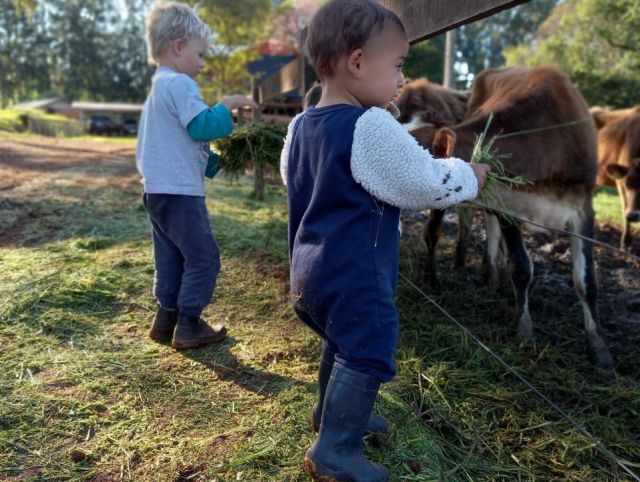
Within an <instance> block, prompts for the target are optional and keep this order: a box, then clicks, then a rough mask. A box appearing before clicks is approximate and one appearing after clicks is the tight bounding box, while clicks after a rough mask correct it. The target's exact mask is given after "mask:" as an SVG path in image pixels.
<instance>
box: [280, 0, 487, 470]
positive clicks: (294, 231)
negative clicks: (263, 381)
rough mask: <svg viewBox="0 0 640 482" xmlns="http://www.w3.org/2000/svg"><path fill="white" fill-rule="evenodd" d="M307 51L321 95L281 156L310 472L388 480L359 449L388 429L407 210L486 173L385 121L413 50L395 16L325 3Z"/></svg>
mask: <svg viewBox="0 0 640 482" xmlns="http://www.w3.org/2000/svg"><path fill="white" fill-rule="evenodd" d="M307 42H308V50H309V55H310V58H311V61H312V63H313V65H314V67H315V69H316V71H317V73H318V75H319V77H320V79H321V82H322V93H321V97H320V100H319V101H318V102H317V104H316V105H312V106H310V107H309V108H308V110H306V111H305V112H304V113H302V114H299V115H298V116H297V117H295V118H294V119H293V120H292V122H291V124H290V125H289V130H288V133H287V137H286V139H285V145H284V148H283V151H282V157H281V173H282V176H283V180H284V181H285V184H287V187H288V203H289V255H290V263H291V295H292V300H293V308H294V311H295V313H296V314H297V316H298V317H299V318H300V319H301V320H302V321H303V322H304V323H305V324H307V325H308V326H309V327H310V328H311V329H312V330H314V331H315V332H316V333H317V334H318V335H319V336H320V337H321V338H322V340H323V351H322V357H321V362H320V370H319V386H320V396H319V400H318V404H317V405H316V406H315V407H314V408H313V409H312V411H311V423H312V426H313V427H314V429H316V430H318V429H319V434H318V438H317V439H316V441H315V443H314V445H313V446H312V447H311V448H310V449H309V450H308V451H307V453H306V456H305V461H304V468H305V470H306V472H307V473H308V474H309V475H311V477H313V478H314V479H315V480H357V481H365V480H366V481H385V480H387V479H388V477H389V472H388V470H387V469H386V468H384V467H383V466H381V465H378V464H373V463H371V462H370V461H369V460H367V458H366V457H365V456H364V454H363V452H362V437H363V434H364V432H365V430H366V431H370V432H383V431H386V430H388V424H387V422H386V421H385V420H384V419H383V418H382V417H379V416H376V415H372V413H371V412H372V407H373V404H374V401H375V398H376V395H377V393H378V389H379V386H380V383H382V382H388V381H389V380H391V379H392V378H393V377H394V375H395V373H396V365H395V362H394V352H395V350H396V343H397V339H398V331H399V322H398V314H397V312H396V306H395V299H394V298H395V290H396V282H397V277H398V256H399V240H400V231H399V223H400V209H402V208H406V209H424V208H429V207H430V208H440V209H442V208H446V207H448V206H451V205H453V204H456V203H459V202H461V201H465V200H468V199H473V198H474V197H475V196H476V194H477V192H478V189H479V187H480V186H482V185H483V183H484V179H485V175H486V171H487V169H488V167H487V166H483V165H470V164H468V163H466V162H464V161H462V160H460V159H455V158H450V159H435V158H433V157H432V156H431V154H430V153H429V151H427V150H425V149H423V148H422V147H420V146H419V145H418V144H417V142H416V141H415V139H414V138H413V137H411V136H410V135H409V134H408V133H407V132H406V131H405V130H404V129H403V127H402V126H401V125H400V124H399V123H398V122H397V121H396V120H395V119H394V118H393V116H392V115H391V114H390V113H389V112H388V111H387V110H386V107H387V106H388V105H389V103H390V102H392V101H393V100H394V98H396V96H397V94H398V89H399V88H400V87H402V85H403V84H404V78H403V75H402V66H403V62H404V59H405V57H406V55H407V51H408V48H409V44H408V40H407V34H406V33H405V30H404V27H403V25H402V22H401V21H400V20H399V18H398V17H397V16H396V15H395V14H394V13H393V12H391V11H390V10H387V9H386V8H384V7H382V6H381V5H379V4H378V3H377V2H375V1H373V0H332V1H329V2H328V3H326V4H325V5H324V6H323V7H322V8H320V9H319V10H318V12H317V13H316V15H315V17H314V18H313V20H312V22H311V25H310V27H309V35H308V38H307Z"/></svg>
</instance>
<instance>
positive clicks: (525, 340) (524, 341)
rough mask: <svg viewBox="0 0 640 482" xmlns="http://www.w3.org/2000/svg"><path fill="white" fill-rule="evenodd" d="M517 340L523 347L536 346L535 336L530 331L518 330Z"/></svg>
mask: <svg viewBox="0 0 640 482" xmlns="http://www.w3.org/2000/svg"><path fill="white" fill-rule="evenodd" d="M516 339H517V340H518V341H519V342H520V344H521V345H524V346H529V347H533V346H535V345H536V337H535V335H534V334H533V331H532V330H529V329H520V328H519V329H518V332H517V333H516Z"/></svg>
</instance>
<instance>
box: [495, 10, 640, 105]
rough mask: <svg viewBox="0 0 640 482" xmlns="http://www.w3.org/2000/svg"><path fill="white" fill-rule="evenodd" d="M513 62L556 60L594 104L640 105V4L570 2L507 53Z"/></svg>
mask: <svg viewBox="0 0 640 482" xmlns="http://www.w3.org/2000/svg"><path fill="white" fill-rule="evenodd" d="M506 56H507V60H508V62H509V64H526V65H539V64H543V63H550V64H555V65H557V66H559V67H560V68H562V69H563V70H565V71H566V72H567V73H568V74H569V75H570V77H571V79H572V80H573V82H574V83H575V84H576V85H577V86H578V88H579V89H580V90H581V91H582V93H583V95H584V96H585V98H586V99H587V101H588V102H589V103H591V104H607V105H610V106H612V107H625V106H629V105H632V104H637V103H640V3H639V2H638V1H637V0H580V1H578V0H566V1H565V2H564V3H562V4H560V5H558V7H556V9H555V10H554V12H553V14H552V15H551V17H550V18H549V20H548V21H547V22H546V23H545V24H544V25H542V26H541V27H540V29H539V30H538V32H537V34H536V36H535V37H534V39H533V40H532V41H531V42H529V43H527V44H524V45H521V46H518V47H514V48H512V49H509V50H508V51H507V52H506Z"/></svg>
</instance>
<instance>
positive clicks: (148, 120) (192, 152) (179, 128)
mask: <svg viewBox="0 0 640 482" xmlns="http://www.w3.org/2000/svg"><path fill="white" fill-rule="evenodd" d="M232 130H233V120H232V118H231V114H230V113H229V111H228V110H227V108H226V107H225V106H224V105H222V104H217V105H215V106H213V107H211V108H209V106H208V105H207V104H205V102H204V101H203V100H202V97H201V96H200V90H199V89H198V85H197V84H196V83H195V81H194V80H193V79H192V78H191V77H189V76H188V75H185V74H181V73H178V72H175V71H173V70H171V69H169V68H168V67H159V68H158V70H157V71H156V73H155V74H154V76H153V79H152V86H151V92H150V93H149V96H148V97H147V100H146V102H145V104H144V108H143V109H142V115H141V116H140V127H139V130H138V145H137V149H136V164H137V167H138V170H139V171H140V173H141V174H142V178H143V179H142V183H143V186H144V191H145V192H146V193H149V194H180V195H187V196H204V177H205V172H206V171H207V165H208V164H210V163H211V162H213V161H214V160H215V158H214V159H212V158H210V155H209V154H210V149H209V142H210V141H212V140H214V139H217V138H219V137H224V136H226V135H229V134H230V133H231V131H232Z"/></svg>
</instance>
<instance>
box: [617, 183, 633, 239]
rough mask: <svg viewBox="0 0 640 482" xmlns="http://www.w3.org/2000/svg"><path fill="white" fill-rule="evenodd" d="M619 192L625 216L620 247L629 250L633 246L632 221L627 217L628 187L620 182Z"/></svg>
mask: <svg viewBox="0 0 640 482" xmlns="http://www.w3.org/2000/svg"><path fill="white" fill-rule="evenodd" d="M618 194H619V196H620V203H621V205H622V216H623V217H624V220H623V222H622V236H621V237H620V248H621V249H624V250H625V251H628V250H629V248H630V246H631V223H630V222H629V220H628V219H627V217H626V214H627V208H628V206H627V193H626V189H625V188H624V186H623V187H620V184H618Z"/></svg>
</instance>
